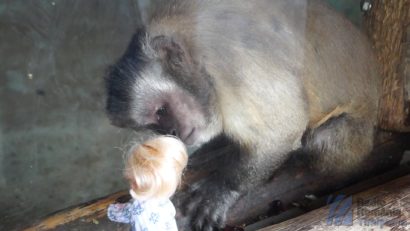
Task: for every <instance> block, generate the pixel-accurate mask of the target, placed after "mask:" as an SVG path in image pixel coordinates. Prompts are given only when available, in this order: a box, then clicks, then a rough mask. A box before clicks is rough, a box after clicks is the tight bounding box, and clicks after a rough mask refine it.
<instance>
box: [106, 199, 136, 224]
mask: <svg viewBox="0 0 410 231" xmlns="http://www.w3.org/2000/svg"><path fill="white" fill-rule="evenodd" d="M131 207H132V204H131V203H123V204H111V205H110V206H109V207H108V211H107V216H108V218H109V219H110V220H111V221H115V222H120V223H131V209H132V208H131Z"/></svg>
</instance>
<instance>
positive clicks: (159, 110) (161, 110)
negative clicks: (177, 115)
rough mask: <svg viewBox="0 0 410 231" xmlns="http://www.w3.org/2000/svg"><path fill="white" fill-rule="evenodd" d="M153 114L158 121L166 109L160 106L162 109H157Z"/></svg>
mask: <svg viewBox="0 0 410 231" xmlns="http://www.w3.org/2000/svg"><path fill="white" fill-rule="evenodd" d="M155 114H156V115H157V117H158V119H159V117H161V116H165V115H166V114H167V109H166V108H165V107H164V106H162V107H160V108H158V110H157V111H156V112H155Z"/></svg>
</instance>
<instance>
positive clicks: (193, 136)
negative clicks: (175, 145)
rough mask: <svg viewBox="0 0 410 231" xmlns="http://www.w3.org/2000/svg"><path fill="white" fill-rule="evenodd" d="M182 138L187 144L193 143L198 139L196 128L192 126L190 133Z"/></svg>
mask: <svg viewBox="0 0 410 231" xmlns="http://www.w3.org/2000/svg"><path fill="white" fill-rule="evenodd" d="M181 139H182V140H183V141H184V143H185V144H186V145H193V144H194V142H195V140H196V133H195V128H192V130H191V131H190V132H189V133H188V135H187V136H185V137H184V138H182V137H181Z"/></svg>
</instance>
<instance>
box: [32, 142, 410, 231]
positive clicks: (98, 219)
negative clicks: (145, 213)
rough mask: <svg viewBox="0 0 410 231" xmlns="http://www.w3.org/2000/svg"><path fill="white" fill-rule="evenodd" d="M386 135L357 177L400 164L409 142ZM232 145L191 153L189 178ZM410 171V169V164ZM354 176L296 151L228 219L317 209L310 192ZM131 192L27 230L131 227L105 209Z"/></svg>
mask: <svg viewBox="0 0 410 231" xmlns="http://www.w3.org/2000/svg"><path fill="white" fill-rule="evenodd" d="M382 140H383V141H382ZM382 140H380V141H378V142H379V144H380V145H379V146H378V147H377V148H376V149H375V152H374V153H373V154H372V155H371V157H370V158H369V160H368V161H367V162H366V165H365V166H364V167H363V171H360V174H359V176H356V177H355V178H354V180H353V181H358V180H361V179H366V177H368V176H372V175H374V174H377V173H380V172H384V171H386V169H391V168H392V167H394V166H397V164H398V163H399V162H400V159H401V155H402V152H403V150H404V149H405V146H404V144H405V143H406V142H405V141H404V142H402V141H401V140H399V139H391V137H390V136H389V137H388V140H387V141H386V138H383V139H382ZM407 143H408V140H407ZM208 148H210V147H208ZM212 148H215V147H212ZM231 148H232V147H231V146H229V145H228V146H225V144H224V143H223V142H221V143H220V147H219V148H217V151H214V152H211V153H210V152H208V151H209V150H205V151H204V155H203V156H202V158H201V156H195V157H194V158H193V160H194V163H191V169H192V168H196V167H199V165H202V167H203V168H202V170H200V171H193V170H190V172H188V174H187V175H188V177H187V178H186V179H187V181H188V182H191V181H194V180H195V179H197V178H198V177H201V176H203V175H206V174H207V171H212V170H213V169H215V168H217V166H218V165H217V164H212V163H215V161H214V160H215V159H218V158H219V155H220V154H221V153H226V152H229V151H230V149H231ZM203 161H205V162H208V164H206V163H203ZM198 163H202V164H198ZM204 169H206V170H204ZM406 171H407V170H406ZM408 172H410V168H409V169H408ZM402 174H404V173H403V171H401V172H398V173H395V174H393V177H397V176H399V175H402ZM351 182H352V180H351V179H346V178H345V179H339V180H335V178H333V177H332V176H320V175H315V174H314V173H313V172H312V171H311V169H310V168H309V165H308V164H306V163H305V162H304V161H301V160H300V159H298V154H295V155H294V157H293V158H292V159H290V160H289V161H288V162H287V163H286V164H285V166H284V167H283V168H282V170H280V171H279V172H278V173H277V175H276V176H275V177H274V178H273V179H272V181H271V182H270V183H268V184H267V185H265V186H263V187H260V188H257V189H255V190H254V191H252V192H250V193H249V194H248V195H246V196H244V197H243V198H242V199H241V200H240V201H239V202H238V203H237V204H235V206H234V207H233V208H232V209H231V210H230V213H229V215H228V224H230V225H233V226H245V225H247V224H252V223H254V222H255V221H258V220H260V219H261V216H263V217H267V216H272V215H274V214H279V215H280V214H282V213H283V212H284V211H285V213H286V211H289V210H290V209H292V208H294V202H295V201H297V202H298V203H299V204H300V205H301V206H300V208H299V209H301V211H302V212H303V211H304V210H305V209H307V210H309V209H313V208H315V207H309V206H310V205H305V204H304V198H305V195H306V194H316V195H317V196H320V195H322V194H325V193H329V192H332V191H334V190H337V189H340V188H342V187H344V186H346V185H347V184H349V183H351ZM379 183H380V182H379ZM279 186H280V187H279ZM361 190H362V189H361ZM127 195H128V192H127V191H124V192H121V193H117V194H113V195H111V196H109V197H107V198H103V199H99V200H96V201H93V202H90V203H87V204H85V205H80V206H77V207H74V208H70V209H67V210H64V211H61V212H58V213H56V214H54V215H51V216H49V217H47V218H46V219H44V220H42V221H39V222H38V223H36V224H35V225H32V226H30V228H28V229H27V230H75V229H77V230H126V229H128V226H126V225H120V224H118V223H114V222H109V221H108V220H107V218H106V215H105V213H106V207H107V206H108V204H110V203H114V202H115V201H123V202H124V201H127V199H129V196H127ZM244 211H246V212H244ZM296 215H297V214H296ZM291 216H292V217H293V216H295V213H291ZM177 220H178V222H179V225H180V230H181V231H182V230H190V228H189V226H188V224H187V217H184V216H182V215H181V214H180V213H178V216H177Z"/></svg>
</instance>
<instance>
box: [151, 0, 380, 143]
mask: <svg viewBox="0 0 410 231" xmlns="http://www.w3.org/2000/svg"><path fill="white" fill-rule="evenodd" d="M177 2H178V4H176V5H173V6H172V7H169V8H168V11H167V12H168V13H166V14H164V15H162V16H160V17H157V19H156V21H155V22H154V23H153V24H152V26H151V32H152V33H153V34H155V33H158V31H160V33H164V32H165V33H171V34H177V35H178V36H180V37H181V38H182V40H184V41H185V42H186V43H188V46H189V47H190V51H191V54H192V55H194V56H195V58H196V59H197V60H198V62H199V63H201V65H203V66H204V67H205V69H206V70H207V71H208V72H209V74H210V76H211V77H212V78H213V82H214V86H215V88H216V92H218V100H219V101H220V105H224V107H223V108H220V110H221V114H222V115H223V123H224V124H228V125H227V126H225V127H226V128H227V129H229V130H227V131H226V132H227V133H228V134H229V133H235V134H236V136H241V134H240V133H243V132H244V131H247V132H250V133H252V134H245V135H243V137H244V139H246V137H252V136H261V138H262V137H272V138H274V139H275V138H276V139H279V141H278V143H284V142H281V138H279V137H276V136H277V134H278V133H277V132H275V133H270V134H266V133H267V132H269V129H268V130H267V129H259V128H262V127H264V128H266V127H272V129H273V128H274V129H275V130H278V129H279V130H283V131H284V132H285V131H292V132H293V133H292V134H290V135H289V137H288V139H294V138H295V137H298V136H300V135H301V134H302V133H303V131H302V130H301V129H300V128H305V127H306V126H307V125H308V124H310V126H314V125H315V124H316V123H318V122H319V121H320V120H321V119H322V118H324V117H326V115H329V113H330V114H331V113H333V112H334V111H335V110H336V112H341V111H342V112H347V113H352V114H357V115H359V116H367V117H368V118H369V119H370V120H372V119H373V120H375V118H376V109H377V98H378V90H377V89H378V87H379V81H378V76H377V72H376V66H375V62H374V58H373V54H372V52H371V50H370V47H369V45H368V43H367V41H366V39H365V37H364V36H363V35H362V34H361V33H360V32H359V30H358V29H356V28H355V27H354V26H353V25H352V24H351V23H350V22H348V21H347V20H346V19H344V18H343V17H342V16H341V15H339V14H338V13H336V12H334V11H333V10H331V9H330V8H328V7H327V6H325V5H323V4H322V3H321V2H320V1H317V0H310V1H297V0H276V1H269V0H258V1H235V0H224V1H217V0H215V1H177ZM178 9H179V10H178ZM161 17H163V18H166V20H161ZM171 24H173V25H171ZM337 109H340V110H337ZM244 121H248V123H244ZM289 121H292V123H289ZM261 131H264V132H265V134H260V133H261ZM279 134H280V133H279ZM262 139H263V138H262ZM282 139H283V138H282ZM296 139H297V138H296ZM282 141H283V140H282ZM244 142H246V140H245V141H244ZM287 143H289V142H287Z"/></svg>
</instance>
